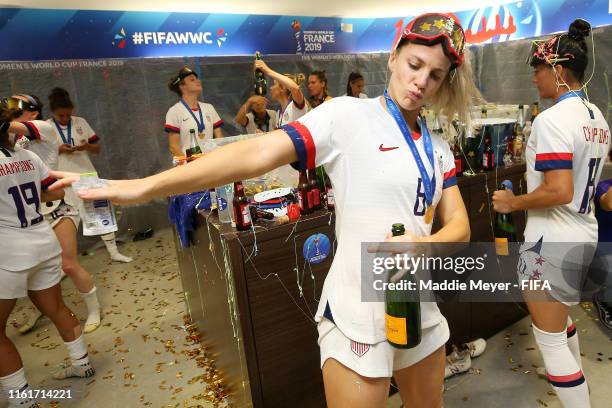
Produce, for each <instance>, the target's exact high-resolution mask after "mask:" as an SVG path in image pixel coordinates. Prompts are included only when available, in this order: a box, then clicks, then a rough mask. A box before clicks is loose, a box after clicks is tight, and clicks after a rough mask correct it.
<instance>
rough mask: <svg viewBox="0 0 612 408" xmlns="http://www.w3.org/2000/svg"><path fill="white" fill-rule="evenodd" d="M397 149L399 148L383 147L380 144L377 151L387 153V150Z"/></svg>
mask: <svg viewBox="0 0 612 408" xmlns="http://www.w3.org/2000/svg"><path fill="white" fill-rule="evenodd" d="M395 149H399V147H383V145H382V143H381V144H380V146H378V150H380V151H381V152H388V151H389V150H395Z"/></svg>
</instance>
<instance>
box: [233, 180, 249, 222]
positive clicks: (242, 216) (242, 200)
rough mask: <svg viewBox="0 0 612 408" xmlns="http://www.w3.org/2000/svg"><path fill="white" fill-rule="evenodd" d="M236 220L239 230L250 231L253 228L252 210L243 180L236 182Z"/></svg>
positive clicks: (234, 203) (234, 201) (234, 200)
mask: <svg viewBox="0 0 612 408" xmlns="http://www.w3.org/2000/svg"><path fill="white" fill-rule="evenodd" d="M233 205H234V221H235V222H236V229H237V230H238V231H248V230H250V229H251V223H252V221H251V210H250V209H249V200H247V198H246V196H245V195H244V187H243V186H242V182H241V181H236V182H234V199H233Z"/></svg>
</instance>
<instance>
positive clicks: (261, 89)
mask: <svg viewBox="0 0 612 408" xmlns="http://www.w3.org/2000/svg"><path fill="white" fill-rule="evenodd" d="M255 59H256V60H261V54H260V52H259V51H257V52H256V53H255ZM254 75H255V83H254V84H253V87H254V88H255V95H265V94H266V93H267V92H268V83H267V81H266V75H265V74H264V72H263V71H262V70H261V69H259V68H258V69H256V70H255V74H254Z"/></svg>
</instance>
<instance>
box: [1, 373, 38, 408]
mask: <svg viewBox="0 0 612 408" xmlns="http://www.w3.org/2000/svg"><path fill="white" fill-rule="evenodd" d="M0 384H1V385H2V390H3V391H4V395H5V396H6V399H7V400H8V401H9V407H10V408H12V407H23V408H29V407H31V406H35V404H36V401H34V400H33V399H30V398H11V397H15V395H11V391H12V392H13V393H15V392H16V391H26V390H27V389H28V388H29V385H28V381H27V380H26V378H25V371H24V370H23V367H21V368H20V369H19V370H17V371H15V372H14V373H13V374H9V375H7V376H6V377H0Z"/></svg>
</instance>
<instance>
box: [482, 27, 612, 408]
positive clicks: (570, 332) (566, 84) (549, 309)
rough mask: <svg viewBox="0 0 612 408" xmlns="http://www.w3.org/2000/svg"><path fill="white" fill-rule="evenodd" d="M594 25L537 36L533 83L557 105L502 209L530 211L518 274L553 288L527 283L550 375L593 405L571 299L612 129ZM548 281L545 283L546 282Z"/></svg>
mask: <svg viewBox="0 0 612 408" xmlns="http://www.w3.org/2000/svg"><path fill="white" fill-rule="evenodd" d="M590 33H591V26H590V24H589V23H588V22H586V21H584V20H580V19H578V20H576V21H574V22H573V23H572V24H571V25H570V26H569V31H568V32H567V33H562V34H558V35H555V36H554V37H552V38H551V39H549V40H545V41H537V42H535V44H534V47H533V48H532V50H531V54H530V56H529V57H530V59H529V64H530V65H531V66H532V67H533V70H534V71H533V83H534V84H535V86H536V88H537V89H538V92H539V94H540V97H541V98H543V99H550V100H552V101H553V102H554V105H553V106H552V107H551V108H549V109H547V110H546V111H544V112H542V113H541V114H539V115H538V116H537V117H536V119H535V121H534V122H533V124H532V130H531V136H530V137H529V141H528V143H527V150H526V161H527V191H528V193H527V194H524V195H520V196H514V195H513V194H512V192H511V191H509V190H502V191H496V192H495V193H494V194H493V205H494V208H495V210H496V211H498V212H501V213H509V212H512V211H523V210H527V211H528V218H527V226H526V228H525V244H523V246H522V248H521V254H520V257H519V265H518V275H519V279H520V280H522V281H533V280H541V281H544V282H547V283H548V285H549V286H550V289H542V290H525V291H524V292H523V295H524V297H525V300H526V303H527V307H528V309H529V313H530V314H531V318H532V320H533V332H534V335H535V340H536V343H537V344H538V347H539V349H540V352H541V353H542V357H543V359H544V365H545V367H546V375H547V377H548V380H549V382H550V383H551V385H552V386H553V388H554V389H555V392H556V394H557V395H558V397H559V399H560V400H561V402H562V403H563V406H565V407H568V408H569V407H571V408H585V407H589V406H590V402H589V390H588V387H587V384H586V380H585V377H584V374H583V372H582V361H581V357H580V347H579V344H578V334H577V330H576V326H575V324H573V322H572V320H571V318H570V317H569V307H570V306H573V305H576V304H578V302H579V301H580V288H581V284H582V280H583V278H584V274H585V272H586V270H587V269H588V267H589V264H590V263H591V260H592V257H593V254H594V252H595V248H596V246H597V220H596V219H595V214H594V211H593V208H592V199H593V195H594V194H595V188H596V186H597V183H598V181H599V178H600V175H601V171H602V168H603V166H602V164H603V160H604V159H605V157H606V155H607V154H608V151H609V149H610V130H609V128H608V124H607V123H606V120H605V118H604V117H603V115H602V114H601V112H600V110H599V109H598V108H597V107H596V106H595V105H593V104H591V103H589V102H588V101H587V100H586V95H585V93H584V91H583V89H584V86H585V85H584V84H583V80H584V76H585V70H586V67H587V65H588V60H589V57H588V52H587V43H586V41H585V37H587V36H589V35H590ZM540 287H542V285H540Z"/></svg>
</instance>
